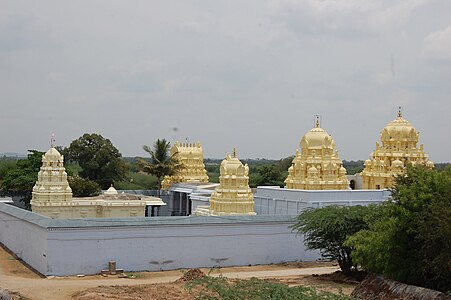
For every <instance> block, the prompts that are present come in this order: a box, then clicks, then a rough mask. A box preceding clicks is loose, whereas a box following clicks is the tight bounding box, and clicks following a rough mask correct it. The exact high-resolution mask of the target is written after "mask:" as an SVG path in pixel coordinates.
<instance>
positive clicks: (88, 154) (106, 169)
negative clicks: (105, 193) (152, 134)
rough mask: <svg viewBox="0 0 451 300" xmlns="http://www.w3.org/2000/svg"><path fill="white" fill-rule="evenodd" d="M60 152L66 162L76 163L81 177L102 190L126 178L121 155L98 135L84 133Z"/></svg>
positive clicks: (107, 140) (106, 140) (124, 165)
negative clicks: (93, 182)
mask: <svg viewBox="0 0 451 300" xmlns="http://www.w3.org/2000/svg"><path fill="white" fill-rule="evenodd" d="M62 152H63V154H65V156H66V158H67V159H68V160H70V161H73V162H78V164H79V165H80V167H81V168H82V170H81V171H80V173H79V175H80V176H81V177H83V178H87V179H90V180H93V181H95V182H97V183H98V184H99V185H100V186H101V187H102V188H103V189H107V188H108V187H109V186H110V185H111V184H112V183H113V182H114V181H116V180H117V181H120V180H124V179H125V178H126V175H127V171H128V170H127V166H126V164H125V162H124V161H123V160H122V155H121V153H120V152H119V150H118V149H116V147H114V145H113V144H112V143H111V141H110V140H109V139H105V138H104V137H102V136H101V135H100V134H96V133H93V134H88V133H85V134H84V135H83V136H81V137H80V138H78V139H76V140H74V141H72V142H71V143H70V145H69V147H68V148H66V149H64V150H63V151H62Z"/></svg>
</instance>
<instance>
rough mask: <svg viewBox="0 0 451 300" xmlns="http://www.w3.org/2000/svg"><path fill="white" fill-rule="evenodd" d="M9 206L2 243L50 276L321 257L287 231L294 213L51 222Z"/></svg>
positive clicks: (0, 208) (2, 216)
mask: <svg viewBox="0 0 451 300" xmlns="http://www.w3.org/2000/svg"><path fill="white" fill-rule="evenodd" d="M4 206H6V205H5V204H1V203H0V222H1V225H0V241H1V242H2V243H3V244H4V245H6V246H7V247H8V248H9V249H11V250H12V251H14V252H15V253H17V254H18V255H19V254H20V255H19V256H20V257H21V258H22V259H24V260H25V261H26V262H27V263H29V264H30V265H31V266H33V267H34V268H36V269H37V270H38V271H39V272H41V273H43V274H45V275H57V276H62V275H74V274H96V273H99V272H100V271H101V270H102V269H107V265H108V262H109V261H112V260H114V261H116V262H117V267H118V268H122V269H125V270H126V271H141V270H149V271H154V270H173V269H179V268H193V267H214V266H240V265H249V264H251V265H255V264H270V263H279V262H287V261H297V260H302V261H312V260H315V259H318V258H319V255H318V253H317V252H310V251H306V250H305V248H304V246H303V243H302V238H301V237H299V236H298V237H296V235H295V234H294V233H292V232H291V230H290V229H289V228H288V226H289V225H290V224H292V222H293V221H292V220H293V217H294V216H243V217H156V218H123V219H119V218H118V219H78V220H76V219H73V220H52V219H49V218H46V217H43V216H39V215H37V214H34V213H31V212H26V213H25V214H24V215H23V216H22V217H20V214H21V213H22V212H23V210H21V209H19V208H15V207H13V208H8V209H5V207H4ZM11 209H14V210H15V211H11ZM12 215H16V217H13V216H12ZM17 215H19V217H17ZM30 219H32V220H34V221H33V222H34V224H31V223H30V221H29V220H30ZM6 224H8V226H6ZM13 237H15V238H13ZM43 254H44V255H45V256H43Z"/></svg>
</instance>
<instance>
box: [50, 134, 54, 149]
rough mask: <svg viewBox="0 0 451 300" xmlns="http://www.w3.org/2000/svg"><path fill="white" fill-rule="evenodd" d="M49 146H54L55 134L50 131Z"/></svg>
mask: <svg viewBox="0 0 451 300" xmlns="http://www.w3.org/2000/svg"><path fill="white" fill-rule="evenodd" d="M50 147H51V148H54V147H55V134H54V133H52V136H51V137H50Z"/></svg>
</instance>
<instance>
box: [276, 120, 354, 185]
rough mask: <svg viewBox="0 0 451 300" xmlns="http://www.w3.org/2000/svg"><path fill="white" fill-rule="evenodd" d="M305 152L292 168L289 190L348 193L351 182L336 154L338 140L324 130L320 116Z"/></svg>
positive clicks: (307, 136) (305, 142)
mask: <svg viewBox="0 0 451 300" xmlns="http://www.w3.org/2000/svg"><path fill="white" fill-rule="evenodd" d="M300 146H301V153H299V150H297V149H296V156H295V157H294V159H293V162H292V164H291V167H290V168H289V169H288V177H287V179H285V185H286V186H285V187H286V188H288V189H302V190H347V189H349V181H348V179H347V178H346V169H345V168H344V167H343V163H342V161H341V160H340V158H339V156H338V151H335V141H334V140H333V139H332V137H331V136H330V135H329V134H328V133H327V131H326V130H324V129H323V128H321V127H320V122H319V117H318V116H316V122H315V127H314V128H313V129H311V130H310V131H309V132H307V133H306V134H305V135H304V137H303V138H302V140H301V143H300Z"/></svg>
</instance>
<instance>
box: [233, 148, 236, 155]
mask: <svg viewBox="0 0 451 300" xmlns="http://www.w3.org/2000/svg"><path fill="white" fill-rule="evenodd" d="M233 157H236V147H233Z"/></svg>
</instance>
